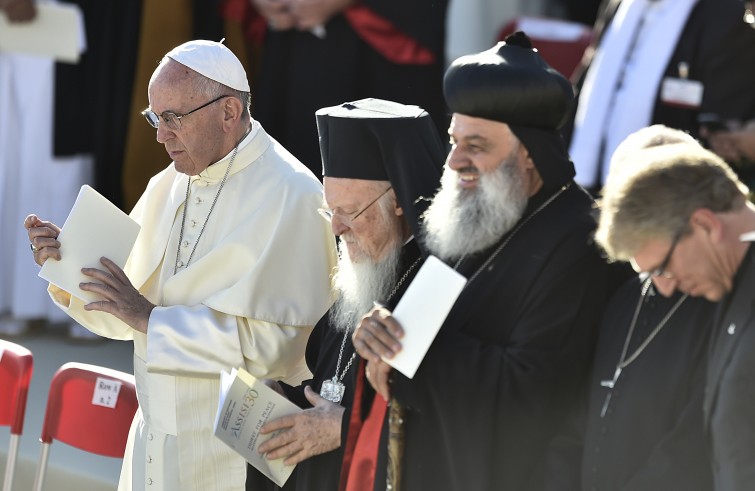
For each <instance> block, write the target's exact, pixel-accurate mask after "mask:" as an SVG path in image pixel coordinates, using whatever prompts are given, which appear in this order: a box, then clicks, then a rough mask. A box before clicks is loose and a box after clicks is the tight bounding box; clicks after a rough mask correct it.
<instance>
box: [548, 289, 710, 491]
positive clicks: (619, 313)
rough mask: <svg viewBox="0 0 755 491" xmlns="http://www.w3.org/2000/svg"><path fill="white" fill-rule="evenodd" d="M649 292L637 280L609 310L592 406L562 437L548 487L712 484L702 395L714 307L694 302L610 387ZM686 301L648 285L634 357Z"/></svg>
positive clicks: (690, 489)
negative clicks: (640, 305) (655, 331)
mask: <svg viewBox="0 0 755 491" xmlns="http://www.w3.org/2000/svg"><path fill="white" fill-rule="evenodd" d="M640 292H641V285H640V281H639V279H638V278H633V279H632V280H630V281H629V282H627V283H626V284H625V285H624V286H623V287H622V288H621V289H620V290H619V291H618V292H617V293H616V295H614V297H613V298H612V299H611V302H610V303H609V305H608V308H607V309H606V312H605V316H604V318H603V322H602V325H601V333H600V339H599V341H598V347H597V350H596V354H595V362H594V367H593V374H592V380H591V383H590V387H589V398H588V401H589V402H588V407H587V408H585V407H584V405H583V406H582V408H581V410H580V411H578V412H577V413H576V414H575V415H574V417H573V418H572V420H571V421H570V422H569V424H568V425H567V427H566V428H565V429H564V431H563V432H562V434H561V435H559V437H558V438H557V439H556V440H555V441H554V444H553V446H552V448H551V454H550V462H549V464H550V465H549V473H548V479H547V480H548V485H547V487H546V489H547V490H548V491H555V490H563V491H574V490H583V491H588V490H598V491H600V490H607V491H613V490H624V491H628V490H637V491H669V490H676V489H679V490H682V489H683V490H685V491H709V490H712V489H713V484H712V475H711V469H710V465H709V463H708V453H707V449H706V445H705V439H704V433H703V404H702V401H703V387H704V381H705V378H704V377H705V367H706V353H707V350H708V340H709V337H710V332H711V327H712V321H713V313H714V310H715V304H713V303H711V302H708V301H707V300H705V299H703V298H687V299H686V300H685V301H684V302H683V303H682V304H681V305H680V307H679V308H678V309H677V310H676V312H675V313H674V314H673V315H672V316H671V317H670V318H669V320H668V322H667V323H666V324H665V325H664V327H662V328H661V330H660V331H659V332H658V334H657V335H656V336H655V337H654V338H653V339H652V341H651V342H650V343H649V344H648V345H647V346H646V348H645V349H644V350H642V352H641V354H640V355H639V356H638V357H637V358H636V359H635V361H633V362H632V363H631V364H629V365H628V366H627V367H626V368H624V369H623V370H622V372H621V375H620V377H619V378H618V379H617V381H616V382H615V384H614V388H613V389H612V390H611V389H610V388H608V387H605V386H604V385H605V383H603V384H601V382H604V381H608V380H611V379H612V378H613V376H614V372H615V370H616V366H617V363H618V362H619V358H620V357H621V352H622V349H623V347H624V343H625V340H626V338H627V334H628V330H629V326H630V324H631V320H632V317H633V315H634V312H635V309H636V308H637V302H638V300H639V298H640ZM680 297H681V294H679V293H677V294H675V295H674V296H672V297H670V298H666V297H664V296H662V295H660V294H656V293H654V292H653V290H652V288H651V289H650V290H649V291H648V294H647V295H646V296H645V299H644V300H643V304H642V307H641V310H640V313H639V315H638V318H637V322H636V324H635V328H634V332H633V334H632V337H631V339H630V343H629V345H628V349H627V355H626V356H627V357H629V356H631V355H632V354H633V353H634V352H635V351H636V350H637V349H638V347H639V346H640V345H641V344H642V343H643V342H644V341H645V340H646V339H647V338H648V336H649V335H650V333H651V332H652V331H653V330H654V329H655V328H656V327H657V326H658V324H659V323H660V322H661V320H662V319H663V318H664V317H665V316H666V315H667V314H668V312H669V310H670V309H671V308H672V307H673V306H674V305H675V304H676V303H677V301H678V300H679V299H680ZM609 393H610V394H611V396H610V397H611V398H610V401H609V403H608V404H607V405H606V398H607V396H608V394H609ZM604 407H605V413H604V416H601V414H602V413H603V411H604Z"/></svg>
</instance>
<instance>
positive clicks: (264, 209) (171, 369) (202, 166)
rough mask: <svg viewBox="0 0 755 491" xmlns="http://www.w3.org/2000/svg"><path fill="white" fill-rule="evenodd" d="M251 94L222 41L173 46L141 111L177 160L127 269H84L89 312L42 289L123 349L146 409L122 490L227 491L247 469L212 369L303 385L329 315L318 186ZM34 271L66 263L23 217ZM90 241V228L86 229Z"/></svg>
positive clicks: (144, 213) (146, 207) (158, 184)
mask: <svg viewBox="0 0 755 491" xmlns="http://www.w3.org/2000/svg"><path fill="white" fill-rule="evenodd" d="M249 101H250V93H249V84H248V82H247V79H246V73H245V72H244V69H243V67H242V65H241V63H240V62H239V60H238V59H237V58H236V57H235V56H234V55H233V53H232V52H231V51H230V50H229V49H228V48H226V47H225V46H224V45H222V44H221V43H216V42H211V41H190V42H187V43H185V44H182V45H180V46H178V47H176V48H174V49H173V50H172V51H170V52H169V53H168V54H167V55H166V56H165V57H164V58H163V59H162V61H161V62H160V64H159V65H158V67H157V69H156V70H155V72H154V74H153V76H152V79H151V80H150V85H149V103H150V106H149V108H148V109H146V110H145V111H144V112H143V114H144V116H145V118H146V119H147V121H148V122H149V123H150V124H151V125H152V126H153V127H155V128H156V129H157V140H158V141H159V142H160V143H162V144H163V145H164V146H165V149H166V151H167V152H168V155H169V156H170V158H171V159H172V160H173V162H172V163H171V164H170V165H169V166H168V167H167V168H166V169H165V170H163V171H162V172H161V173H159V174H158V175H156V176H155V177H153V178H152V180H151V181H150V183H149V185H148V187H147V189H146V191H145V192H144V194H143V195H142V197H141V199H140V200H139V202H138V203H137V204H136V206H135V207H134V209H133V211H132V212H131V217H132V218H133V219H134V220H135V221H136V222H137V223H138V224H139V225H140V226H141V231H140V233H139V236H138V238H137V239H136V244H135V245H134V248H133V250H132V251H131V255H130V257H129V259H128V261H127V263H126V266H125V268H124V269H123V270H121V269H120V268H118V267H117V266H116V265H115V263H113V262H112V261H110V260H108V259H107V258H102V259H101V263H102V267H101V268H85V269H84V270H83V273H84V274H86V275H88V276H91V282H84V283H82V284H81V289H82V290H85V291H88V292H94V293H97V294H100V295H101V296H102V300H101V301H96V302H91V303H88V304H84V302H82V301H81V300H80V299H78V298H76V297H75V296H72V295H71V293H70V292H66V291H62V290H60V289H59V288H56V287H54V286H52V285H51V286H50V287H49V292H50V295H51V297H52V298H53V300H54V301H55V302H56V303H57V304H58V305H59V306H60V307H61V308H62V309H64V310H65V311H66V312H67V313H68V314H69V315H70V316H71V317H72V318H73V319H75V320H77V321H78V322H80V323H81V324H82V325H84V326H86V327H87V328H88V329H90V330H92V331H94V332H96V333H98V334H100V335H102V336H106V337H109V338H113V339H122V340H133V342H134V371H135V376H136V388H137V392H138V396H139V403H140V409H139V411H138V412H137V415H136V417H135V419H134V424H133V426H132V428H131V433H130V435H129V441H128V446H127V448H126V456H125V459H124V465H123V470H122V473H121V481H120V484H119V490H121V491H129V490H145V489H150V490H153V489H158V490H165V491H174V490H181V491H191V490H196V491H207V490H218V491H236V490H239V489H242V488H243V486H244V482H245V479H246V463H245V461H244V459H243V458H242V457H240V456H239V455H238V454H237V453H235V452H234V451H233V450H232V449H231V448H230V447H228V446H226V445H225V444H224V443H223V442H222V441H220V440H219V439H217V438H215V436H214V434H213V423H214V419H215V415H216V411H217V406H218V398H219V392H220V373H221V372H222V371H230V369H231V368H234V367H245V368H246V369H247V371H249V372H250V373H251V374H252V375H254V376H255V377H258V378H273V379H284V380H289V381H292V382H296V383H298V382H299V381H300V380H302V379H303V378H304V377H306V376H308V370H307V368H306V366H304V360H303V351H304V346H305V343H306V340H307V337H308V336H309V333H310V332H311V329H312V326H313V325H314V324H315V323H316V322H317V320H318V319H319V318H320V317H321V316H322V314H323V313H324V312H325V311H326V310H327V308H328V307H329V305H330V295H329V291H330V278H329V275H330V271H331V269H332V267H333V266H334V264H335V254H334V252H335V244H334V241H333V236H332V234H331V232H330V230H329V228H328V227H327V224H326V223H324V222H323V221H322V219H321V218H320V217H319V216H318V215H317V211H316V210H317V207H318V206H320V205H321V203H322V188H321V186H320V184H319V182H318V180H317V178H316V177H315V176H313V175H312V174H311V173H310V172H309V171H308V170H307V169H306V168H305V167H304V166H303V165H302V164H301V163H300V162H298V161H297V160H296V159H295V158H294V157H293V156H292V155H291V154H290V153H288V152H287V151H286V150H285V149H284V148H283V147H281V146H280V144H278V143H277V142H276V141H275V140H274V139H273V138H271V137H270V136H268V135H267V133H266V132H265V130H264V129H263V128H262V127H261V126H260V124H259V123H258V122H257V121H254V120H253V119H251V118H250V115H249ZM26 226H27V228H28V231H29V239H30V241H31V244H32V248H33V250H34V257H35V260H36V262H37V263H38V264H42V263H44V261H46V260H49V259H59V258H60V257H61V249H60V247H61V244H60V242H58V240H57V235H58V228H57V227H56V226H55V225H53V224H50V223H48V222H44V221H39V219H38V218H36V217H35V216H33V215H32V216H30V217H29V218H28V219H27V222H26ZM92 233H97V231H93V232H92Z"/></svg>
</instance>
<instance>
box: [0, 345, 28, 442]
mask: <svg viewBox="0 0 755 491" xmlns="http://www.w3.org/2000/svg"><path fill="white" fill-rule="evenodd" d="M33 369H34V358H33V356H32V354H31V351H29V350H28V349H26V348H24V347H23V346H20V345H18V344H16V343H11V342H10V341H5V340H2V339H0V426H10V432H11V434H12V435H20V434H21V433H22V432H23V430H24V414H25V411H26V398H27V396H28V394H29V382H31V374H32V370H33Z"/></svg>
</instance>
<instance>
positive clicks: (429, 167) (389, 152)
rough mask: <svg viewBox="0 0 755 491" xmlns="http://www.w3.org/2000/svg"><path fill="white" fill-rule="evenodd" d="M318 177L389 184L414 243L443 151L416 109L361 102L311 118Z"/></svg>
mask: <svg viewBox="0 0 755 491" xmlns="http://www.w3.org/2000/svg"><path fill="white" fill-rule="evenodd" d="M315 115H316V118H317V131H318V132H319V134H320V154H321V155H322V167H323V176H325V177H341V178H349V179H366V180H372V181H389V182H390V183H391V186H393V190H394V192H395V193H396V198H397V199H398V202H399V205H400V206H401V209H402V210H403V211H404V216H405V218H406V220H407V221H408V222H409V226H410V227H411V230H412V233H413V234H414V237H415V238H417V239H420V238H421V237H422V235H421V229H420V215H421V214H422V213H423V212H424V211H425V209H426V208H427V206H428V205H429V201H430V199H431V198H432V197H433V195H434V194H435V192H436V190H437V189H438V187H439V185H440V176H441V173H442V170H443V163H444V158H445V150H444V147H443V144H442V143H441V140H440V136H439V135H438V130H437V129H436V127H435V125H434V124H433V121H432V119H431V118H430V115H429V114H428V113H427V112H426V111H425V110H424V109H422V108H421V107H418V106H407V105H404V104H399V103H397V102H391V101H385V100H381V99H363V100H360V101H356V102H348V103H344V104H341V105H338V106H333V107H326V108H322V109H320V110H318V111H317V112H316V113H315Z"/></svg>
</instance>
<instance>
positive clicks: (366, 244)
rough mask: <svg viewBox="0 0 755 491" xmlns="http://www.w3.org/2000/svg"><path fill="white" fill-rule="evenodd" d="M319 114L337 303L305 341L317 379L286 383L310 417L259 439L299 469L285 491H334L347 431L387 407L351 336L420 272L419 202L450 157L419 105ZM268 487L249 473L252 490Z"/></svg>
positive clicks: (371, 105) (346, 107) (344, 107)
mask: <svg viewBox="0 0 755 491" xmlns="http://www.w3.org/2000/svg"><path fill="white" fill-rule="evenodd" d="M316 117H317V126H318V132H319V135H320V148H321V153H322V162H323V174H324V178H323V184H324V190H325V203H324V208H323V209H322V210H321V212H322V214H323V216H324V217H326V218H327V219H328V220H329V221H330V224H331V228H332V231H333V233H334V234H336V235H338V236H339V259H338V269H337V270H336V274H335V279H334V283H335V285H334V286H335V292H334V293H335V296H336V300H335V304H334V305H333V307H332V308H331V309H330V310H329V311H328V313H327V314H326V315H325V316H323V318H322V319H320V322H318V323H317V325H316V326H315V329H314V331H313V333H312V335H311V336H310V339H309V341H308V342H307V351H306V358H307V364H308V366H309V368H310V369H311V370H312V374H313V376H312V378H311V379H310V380H307V381H305V382H304V383H302V384H301V385H299V386H298V387H291V386H289V385H286V384H281V386H282V391H283V392H284V393H285V394H286V396H287V397H288V398H289V399H290V400H292V401H294V402H295V403H297V404H298V405H299V406H301V407H303V408H306V409H305V411H303V412H302V413H300V414H298V415H296V416H292V417H285V418H281V419H279V420H276V421H272V422H270V423H268V424H267V425H265V426H264V427H263V428H262V432H263V433H270V432H273V431H279V430H283V431H282V432H281V433H280V434H278V435H276V436H273V437H272V438H271V439H270V440H268V441H267V442H265V443H264V444H263V445H262V446H261V447H260V450H262V451H264V452H266V453H267V458H269V459H277V458H284V459H285V460H286V462H290V463H298V465H297V468H296V469H295V471H294V474H293V476H292V477H291V479H289V481H288V482H287V483H286V486H285V487H284V489H287V490H288V489H296V490H301V491H304V490H313V489H317V490H323V491H325V490H333V491H336V490H338V489H339V482H340V476H341V461H342V458H343V455H344V449H348V448H350V446H353V444H354V441H353V440H352V438H351V435H348V434H347V433H346V432H345V431H343V429H344V428H347V427H349V425H350V423H355V424H358V423H359V422H361V421H363V420H364V418H365V417H366V414H367V411H370V410H371V407H372V404H373V399H374V400H375V404H376V405H377V406H378V410H380V411H385V410H386V408H387V406H386V401H385V400H382V399H380V398H379V397H374V395H375V393H374V391H373V390H372V388H371V387H370V386H369V385H368V384H364V383H361V384H360V383H358V381H361V380H363V378H364V375H363V372H364V366H363V363H362V362H361V360H360V359H359V358H358V357H356V356H355V353H354V348H353V346H352V344H351V333H352V332H353V330H354V328H355V327H356V324H357V322H358V321H359V319H360V318H361V316H362V315H364V314H365V313H367V312H368V311H369V310H370V309H371V308H372V306H373V302H375V301H379V302H384V303H385V304H387V305H389V306H394V305H395V304H396V303H397V302H398V300H399V299H400V298H401V297H402V296H403V295H404V292H405V291H406V289H407V287H408V286H409V284H410V283H411V282H412V279H413V278H414V276H415V275H416V273H417V271H418V270H419V269H420V267H421V264H422V262H423V258H424V254H423V251H424V246H423V244H422V242H421V239H420V238H419V232H420V228H419V216H420V215H421V213H422V212H423V211H424V210H425V208H426V207H427V204H428V202H429V201H428V200H422V199H421V198H422V197H427V198H429V197H430V196H432V195H433V193H434V192H435V190H436V188H437V186H438V184H439V181H440V175H441V167H442V165H443V153H444V150H443V144H442V143H441V140H440V138H439V137H438V134H437V130H436V129H435V126H434V125H433V122H432V119H431V118H430V116H429V114H428V113H427V112H426V111H425V110H423V109H422V108H420V107H417V106H407V105H403V104H399V103H395V102H392V101H385V100H380V99H364V100H360V101H355V102H349V103H344V104H341V105H338V106H333V107H326V108H322V109H320V110H319V111H317V113H316ZM378 149H380V150H378ZM318 393H319V394H320V395H318ZM392 409H393V407H392ZM357 434H358V432H355V433H354V435H357ZM272 487H273V486H272V483H270V482H269V481H268V480H267V479H266V478H264V476H262V475H261V474H260V473H259V472H258V471H256V470H255V469H253V468H251V467H250V469H249V478H248V480H247V489H248V490H249V491H259V490H263V489H270V488H272Z"/></svg>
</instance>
